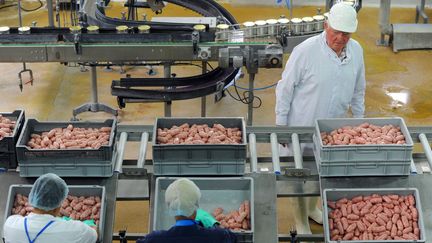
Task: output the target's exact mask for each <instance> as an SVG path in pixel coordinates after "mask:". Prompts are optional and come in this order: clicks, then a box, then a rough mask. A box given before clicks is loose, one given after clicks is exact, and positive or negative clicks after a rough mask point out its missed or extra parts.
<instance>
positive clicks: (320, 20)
mask: <svg viewBox="0 0 432 243" xmlns="http://www.w3.org/2000/svg"><path fill="white" fill-rule="evenodd" d="M312 18H313V19H314V31H322V30H324V20H325V17H324V15H315V16H313V17H312Z"/></svg>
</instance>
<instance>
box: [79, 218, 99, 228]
mask: <svg viewBox="0 0 432 243" xmlns="http://www.w3.org/2000/svg"><path fill="white" fill-rule="evenodd" d="M82 222H83V223H84V224H86V225H88V226H90V227H94V226H96V224H95V221H94V220H93V219H88V220H84V221H82Z"/></svg>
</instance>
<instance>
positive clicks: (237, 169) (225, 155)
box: [152, 117, 247, 175]
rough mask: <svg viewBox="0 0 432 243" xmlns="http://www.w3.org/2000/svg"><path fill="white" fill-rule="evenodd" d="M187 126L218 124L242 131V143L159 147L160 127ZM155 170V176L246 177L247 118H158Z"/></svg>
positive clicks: (154, 141)
mask: <svg viewBox="0 0 432 243" xmlns="http://www.w3.org/2000/svg"><path fill="white" fill-rule="evenodd" d="M183 123H189V124H190V125H192V124H207V125H209V126H213V124H215V123H219V124H222V125H223V126H225V127H231V128H234V127H236V128H240V130H241V132H242V143H241V144H158V143H157V141H156V136H157V129H158V128H171V127H172V126H174V125H176V126H180V125H182V124H183ZM153 129H154V130H153V139H152V142H153V168H154V174H155V175H216V174H218V175H243V174H244V168H245V161H246V144H247V143H246V141H247V140H246V133H245V131H246V126H245V122H244V119H243V118H216V117H211V118H157V119H156V122H155V126H154V128H153Z"/></svg>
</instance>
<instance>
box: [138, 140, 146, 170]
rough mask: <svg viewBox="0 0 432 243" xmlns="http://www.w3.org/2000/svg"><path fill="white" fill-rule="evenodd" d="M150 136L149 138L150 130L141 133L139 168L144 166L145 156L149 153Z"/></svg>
mask: <svg viewBox="0 0 432 243" xmlns="http://www.w3.org/2000/svg"><path fill="white" fill-rule="evenodd" d="M148 138H149V134H148V132H143V133H142V134H141V143H140V150H139V155H138V162H137V167H138V168H144V165H145V158H146V153H147V143H148Z"/></svg>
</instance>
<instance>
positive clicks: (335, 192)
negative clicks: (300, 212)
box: [323, 188, 426, 243]
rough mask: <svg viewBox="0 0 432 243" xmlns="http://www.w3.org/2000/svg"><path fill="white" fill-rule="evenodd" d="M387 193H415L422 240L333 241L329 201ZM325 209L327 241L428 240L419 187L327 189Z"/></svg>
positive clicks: (355, 242)
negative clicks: (329, 221) (330, 228)
mask: <svg viewBox="0 0 432 243" xmlns="http://www.w3.org/2000/svg"><path fill="white" fill-rule="evenodd" d="M374 193H376V194H379V195H387V194H397V195H401V196H406V195H409V194H413V195H414V197H415V200H416V208H417V211H418V214H419V219H418V225H419V229H420V240H385V241H378V240H361V241H360V240H350V241H344V240H339V241H332V240H330V232H329V225H328V216H329V212H330V211H331V209H330V208H329V207H327V201H337V200H339V199H341V198H344V197H346V198H348V199H351V198H354V197H356V196H360V195H362V196H369V195H371V194H374ZM323 204H324V206H323V209H324V219H323V221H324V235H325V241H326V242H327V243H364V242H392V243H407V242H416V243H422V242H426V234H425V225H424V221H423V211H422V207H421V203H420V195H419V191H418V190H417V188H356V189H354V188H349V189H325V190H324V191H323Z"/></svg>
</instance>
